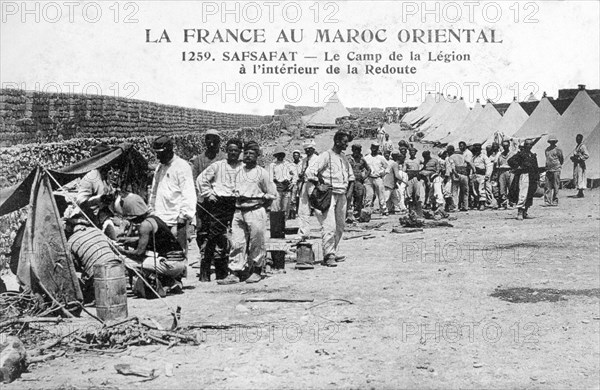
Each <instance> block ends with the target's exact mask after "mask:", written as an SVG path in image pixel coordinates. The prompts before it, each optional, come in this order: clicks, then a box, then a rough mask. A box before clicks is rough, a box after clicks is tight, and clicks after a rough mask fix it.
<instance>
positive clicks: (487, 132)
mask: <svg viewBox="0 0 600 390" xmlns="http://www.w3.org/2000/svg"><path fill="white" fill-rule="evenodd" d="M500 119H502V115H500V113H499V112H498V110H496V107H494V105H493V104H492V103H491V102H488V103H487V104H486V105H485V107H484V108H483V110H482V111H481V113H480V114H479V115H478V116H477V119H475V121H474V122H473V123H471V125H470V126H469V127H468V128H467V129H466V130H465V131H464V133H462V134H457V137H458V139H456V141H458V142H460V141H464V142H466V143H467V145H471V144H474V143H483V142H484V141H485V140H486V139H488V137H490V136H491V135H492V134H493V132H494V130H493V129H494V127H495V126H496V125H497V124H498V122H499V121H500Z"/></svg>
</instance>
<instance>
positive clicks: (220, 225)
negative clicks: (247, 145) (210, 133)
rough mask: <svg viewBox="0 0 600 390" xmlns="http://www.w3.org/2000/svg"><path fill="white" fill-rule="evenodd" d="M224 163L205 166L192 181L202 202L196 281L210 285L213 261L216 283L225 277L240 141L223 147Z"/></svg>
mask: <svg viewBox="0 0 600 390" xmlns="http://www.w3.org/2000/svg"><path fill="white" fill-rule="evenodd" d="M226 151H227V160H220V161H216V162H214V163H212V164H210V165H209V166H208V168H206V169H205V170H204V171H203V172H202V173H201V174H200V176H198V179H197V180H196V186H197V188H198V191H199V193H200V196H201V197H202V198H203V199H204V202H203V203H202V205H201V207H202V208H203V212H204V214H205V215H206V218H205V220H203V221H202V227H203V231H204V232H206V237H204V238H205V240H206V245H204V248H200V249H201V250H202V249H204V253H203V256H202V260H201V261H200V281H201V282H210V266H211V263H212V262H213V261H214V263H215V274H216V279H217V280H221V279H225V278H226V277H227V274H228V272H227V263H228V259H229V250H230V248H229V240H228V239H227V230H228V229H229V227H230V226H231V220H232V219H233V214H234V212H235V193H234V190H235V176H236V175H237V173H238V171H239V170H240V169H241V167H242V162H241V161H239V158H240V153H241V152H242V141H240V140H238V139H231V140H229V141H228V142H227V146H226Z"/></svg>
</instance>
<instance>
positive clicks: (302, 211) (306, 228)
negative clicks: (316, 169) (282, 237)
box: [298, 139, 317, 240]
mask: <svg viewBox="0 0 600 390" xmlns="http://www.w3.org/2000/svg"><path fill="white" fill-rule="evenodd" d="M315 146H316V145H315V141H313V140H312V139H311V140H309V141H306V142H304V145H303V147H304V152H305V153H306V157H304V158H303V159H302V168H301V169H300V174H299V175H298V187H299V189H298V192H299V199H298V202H299V205H298V220H299V225H300V236H301V237H302V239H303V240H306V239H308V238H309V237H310V204H309V202H308V197H309V195H310V193H311V192H312V190H313V186H312V184H311V183H310V182H307V181H306V170H307V169H308V167H310V166H311V165H313V164H314V162H315V160H316V159H317V155H316V154H315Z"/></svg>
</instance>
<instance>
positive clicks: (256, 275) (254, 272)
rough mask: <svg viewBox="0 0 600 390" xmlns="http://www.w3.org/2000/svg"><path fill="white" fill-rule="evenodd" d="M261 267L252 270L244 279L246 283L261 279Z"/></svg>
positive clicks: (256, 281)
mask: <svg viewBox="0 0 600 390" xmlns="http://www.w3.org/2000/svg"><path fill="white" fill-rule="evenodd" d="M262 278H263V276H262V268H259V267H255V268H254V269H253V270H252V274H251V275H250V277H249V278H248V279H246V283H258V282H260V281H261V280H262Z"/></svg>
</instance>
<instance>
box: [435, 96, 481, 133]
mask: <svg viewBox="0 0 600 390" xmlns="http://www.w3.org/2000/svg"><path fill="white" fill-rule="evenodd" d="M482 111H483V106H482V105H481V103H479V99H477V102H476V103H475V105H474V106H473V108H471V111H469V113H468V114H467V116H466V117H465V119H463V121H462V122H460V124H458V125H457V126H456V128H455V129H453V130H450V133H449V134H447V135H445V136H443V137H441V138H440V139H439V140H438V141H439V142H440V143H441V144H454V143H458V142H459V141H461V139H460V138H461V134H464V133H465V131H466V130H467V129H468V128H469V127H470V126H471V125H472V124H473V123H474V122H475V120H477V117H478V116H479V114H481V112H482Z"/></svg>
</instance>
